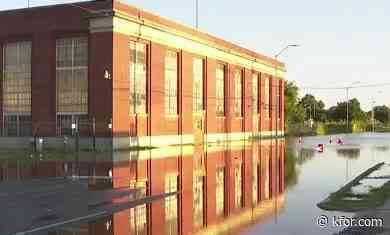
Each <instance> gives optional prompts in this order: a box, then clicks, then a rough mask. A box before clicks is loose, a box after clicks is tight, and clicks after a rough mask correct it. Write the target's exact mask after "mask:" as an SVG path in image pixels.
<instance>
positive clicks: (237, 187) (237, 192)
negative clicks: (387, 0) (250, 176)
mask: <svg viewBox="0 0 390 235" xmlns="http://www.w3.org/2000/svg"><path fill="white" fill-rule="evenodd" d="M234 205H235V208H241V207H242V164H239V165H238V166H236V167H235V169H234Z"/></svg>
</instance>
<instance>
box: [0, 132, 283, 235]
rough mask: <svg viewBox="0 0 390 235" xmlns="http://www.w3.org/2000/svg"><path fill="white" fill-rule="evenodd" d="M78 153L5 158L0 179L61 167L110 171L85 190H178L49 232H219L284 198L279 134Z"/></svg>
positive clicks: (51, 172)
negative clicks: (24, 160)
mask: <svg viewBox="0 0 390 235" xmlns="http://www.w3.org/2000/svg"><path fill="white" fill-rule="evenodd" d="M276 151H279V152H278V154H277V155H276ZM80 159H83V160H80V161H78V162H67V161H50V162H37V163H34V164H32V165H31V167H27V168H23V167H22V166H21V165H17V164H16V165H4V164H3V166H2V168H1V172H0V175H1V179H2V180H6V179H12V178H15V177H16V175H17V173H15V172H19V173H18V174H19V178H29V177H53V176H61V175H64V174H66V172H65V170H64V169H65V168H67V169H68V170H67V171H70V170H71V169H73V170H74V171H76V172H77V173H78V174H80V175H90V176H91V175H93V176H109V175H110V174H112V181H109V182H107V181H99V180H96V178H95V179H94V180H91V181H90V182H89V187H90V189H92V188H115V189H117V188H122V187H125V188H137V189H141V190H139V191H137V194H135V195H132V196H131V197H130V198H127V199H126V200H129V201H132V200H136V199H139V198H143V197H145V196H151V195H159V194H162V193H170V192H178V193H177V194H175V195H171V196H168V197H165V199H163V200H158V201H155V202H153V203H151V204H144V205H139V206H137V207H134V208H130V209H125V210H122V211H119V212H116V213H114V214H113V215H111V216H107V217H104V218H99V219H98V220H95V221H91V222H88V223H86V224H84V225H80V226H76V227H75V226H69V227H66V228H62V229H61V230H60V231H57V232H53V233H50V234H63V235H67V234H74V235H76V234H77V235H81V234H97V235H100V234H116V235H125V234H126V235H127V234H137V235H142V234H149V235H155V234H158V235H160V234H167V235H175V234H218V233H224V232H227V231H229V232H232V231H237V230H239V229H240V228H242V227H243V226H244V227H245V226H246V225H249V224H252V223H255V222H257V221H258V220H261V219H262V218H267V217H269V216H272V215H274V214H275V213H277V212H278V211H279V210H280V208H281V207H282V205H283V192H284V141H280V142H279V146H278V148H277V147H276V145H275V142H274V141H271V140H267V141H262V142H261V143H260V142H255V143H246V146H243V145H242V143H240V144H234V143H231V144H229V145H214V146H202V145H200V146H181V147H166V148H164V149H153V150H148V151H141V152H131V153H129V152H115V153H114V156H113V158H110V157H108V158H107V157H104V156H92V154H91V156H88V157H85V158H84V156H83V157H80ZM112 159H113V160H112ZM65 165H66V167H65ZM28 168H29V169H28ZM21 172H22V173H21ZM118 200H124V199H123V198H120V199H118Z"/></svg>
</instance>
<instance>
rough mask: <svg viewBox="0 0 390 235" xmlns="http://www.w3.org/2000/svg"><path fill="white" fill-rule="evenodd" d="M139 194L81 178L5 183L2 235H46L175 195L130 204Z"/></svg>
mask: <svg viewBox="0 0 390 235" xmlns="http://www.w3.org/2000/svg"><path fill="white" fill-rule="evenodd" d="M108 185H109V184H108ZM137 192H139V191H138V190H130V189H127V188H122V189H112V188H106V189H104V188H103V189H93V188H91V187H90V186H89V185H88V180H85V179H80V178H76V179H75V178H52V179H39V180H29V181H15V182H4V183H1V184H0V211H1V216H0V218H1V219H0V234H2V235H3V234H4V235H6V234H17V235H22V234H43V233H47V232H48V231H52V230H56V229H58V228H60V227H62V226H65V225H69V224H72V223H79V222H87V221H90V220H95V219H97V218H99V217H103V216H108V215H110V214H112V213H114V212H116V211H121V210H125V209H128V208H131V207H134V206H137V205H140V204H145V203H150V202H152V201H154V200H158V199H161V198H163V197H165V196H169V195H171V194H169V195H156V196H151V197H146V198H139V199H137V200H130V198H135V197H136V196H137Z"/></svg>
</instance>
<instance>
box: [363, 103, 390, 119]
mask: <svg viewBox="0 0 390 235" xmlns="http://www.w3.org/2000/svg"><path fill="white" fill-rule="evenodd" d="M374 114H375V115H374V118H375V119H376V120H378V121H380V122H383V123H385V122H389V118H390V109H389V107H387V106H386V105H381V106H375V107H374ZM367 116H368V118H371V111H369V112H368V113H367Z"/></svg>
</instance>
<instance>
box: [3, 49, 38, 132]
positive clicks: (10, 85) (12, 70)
mask: <svg viewBox="0 0 390 235" xmlns="http://www.w3.org/2000/svg"><path fill="white" fill-rule="evenodd" d="M3 59H4V61H3V68H4V69H3V115H4V118H3V122H4V123H3V128H4V129H3V135H5V136H30V135H31V132H32V131H31V42H16V43H7V44H5V45H4V51H3Z"/></svg>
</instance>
